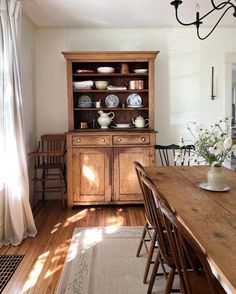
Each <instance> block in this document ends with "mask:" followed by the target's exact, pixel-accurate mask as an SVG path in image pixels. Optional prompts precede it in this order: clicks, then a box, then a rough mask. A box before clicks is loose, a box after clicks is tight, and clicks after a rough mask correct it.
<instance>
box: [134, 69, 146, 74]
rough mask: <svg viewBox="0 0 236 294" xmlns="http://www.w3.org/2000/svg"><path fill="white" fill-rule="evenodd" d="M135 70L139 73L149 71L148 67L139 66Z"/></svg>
mask: <svg viewBox="0 0 236 294" xmlns="http://www.w3.org/2000/svg"><path fill="white" fill-rule="evenodd" d="M134 72H135V73H139V74H143V73H147V72H148V69H147V68H137V69H134Z"/></svg>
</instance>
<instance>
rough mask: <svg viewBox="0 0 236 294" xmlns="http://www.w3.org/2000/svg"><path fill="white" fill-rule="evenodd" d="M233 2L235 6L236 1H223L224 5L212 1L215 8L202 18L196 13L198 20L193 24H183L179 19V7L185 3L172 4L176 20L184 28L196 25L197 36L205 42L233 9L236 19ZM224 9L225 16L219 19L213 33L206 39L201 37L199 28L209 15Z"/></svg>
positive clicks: (179, 0) (175, 1)
mask: <svg viewBox="0 0 236 294" xmlns="http://www.w3.org/2000/svg"><path fill="white" fill-rule="evenodd" d="M232 1H235V4H236V0H228V1H223V2H222V3H220V4H217V5H216V4H215V1H214V0H211V4H212V6H213V8H212V9H211V10H210V11H209V12H208V13H206V14H205V15H203V16H202V17H200V14H199V11H197V12H196V20H195V21H193V22H191V23H183V22H182V21H181V20H180V19H179V17H178V8H179V5H180V4H182V3H183V1H181V0H174V1H172V2H171V3H170V4H171V5H173V6H174V7H175V16H176V19H177V21H178V22H179V23H180V24H181V25H183V26H191V25H195V26H196V28H197V36H198V38H199V39H200V40H205V39H206V38H207V37H209V36H210V34H211V33H212V32H213V31H214V30H215V28H216V27H217V25H218V23H219V22H220V21H221V19H222V18H223V17H224V15H225V14H226V12H227V11H228V10H230V9H233V10H234V12H233V16H234V17H236V5H235V4H233V3H232ZM221 9H223V10H224V11H223V14H222V15H221V17H220V18H219V19H218V21H217V23H216V24H215V25H214V27H213V28H212V29H211V31H210V32H209V33H208V34H207V35H206V36H204V37H201V36H200V33H199V28H200V25H201V24H202V23H203V19H204V18H205V17H206V16H208V15H209V14H211V13H212V12H213V11H216V10H221Z"/></svg>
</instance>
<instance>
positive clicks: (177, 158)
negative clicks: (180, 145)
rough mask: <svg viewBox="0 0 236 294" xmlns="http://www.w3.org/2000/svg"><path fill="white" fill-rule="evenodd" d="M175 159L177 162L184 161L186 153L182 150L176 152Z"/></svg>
mask: <svg viewBox="0 0 236 294" xmlns="http://www.w3.org/2000/svg"><path fill="white" fill-rule="evenodd" d="M174 161H176V162H177V163H182V162H183V161H184V155H183V154H182V153H181V152H176V153H175V158H174Z"/></svg>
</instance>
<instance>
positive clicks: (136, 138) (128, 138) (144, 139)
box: [112, 134, 150, 145]
mask: <svg viewBox="0 0 236 294" xmlns="http://www.w3.org/2000/svg"><path fill="white" fill-rule="evenodd" d="M112 143H113V145H149V144H150V135H148V134H141V135H120V136H118V135H115V136H113V137H112Z"/></svg>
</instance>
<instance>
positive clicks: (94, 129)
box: [63, 51, 158, 207]
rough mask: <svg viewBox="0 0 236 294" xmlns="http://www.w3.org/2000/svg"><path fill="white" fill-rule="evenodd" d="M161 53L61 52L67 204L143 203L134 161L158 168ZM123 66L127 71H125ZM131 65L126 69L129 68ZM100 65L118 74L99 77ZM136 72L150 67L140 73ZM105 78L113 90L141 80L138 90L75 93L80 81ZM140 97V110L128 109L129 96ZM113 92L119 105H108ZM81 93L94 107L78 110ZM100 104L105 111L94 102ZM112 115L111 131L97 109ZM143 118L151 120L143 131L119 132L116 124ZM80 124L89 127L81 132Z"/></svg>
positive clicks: (132, 129) (93, 88)
mask: <svg viewBox="0 0 236 294" xmlns="http://www.w3.org/2000/svg"><path fill="white" fill-rule="evenodd" d="M157 54H158V52H157V51H155V52H153V51H103V52H100V51H99V52H63V55H64V57H65V58H66V61H67V88H68V125H69V132H68V133H67V179H68V192H67V193H68V196H67V197H68V206H69V207H72V206H73V205H85V204H86V205H87V204H116V203H117V204H128V203H142V195H141V191H140V189H139V184H138V181H137V176H136V173H135V169H134V166H133V161H135V160H136V161H139V162H140V163H142V164H143V165H154V164H155V149H154V145H155V144H156V132H155V130H154V62H155V57H156V55H157ZM123 64H125V67H126V68H128V70H127V71H126V72H122V70H121V68H122V66H123ZM127 65H128V66H127ZM98 67H113V68H115V71H114V73H98V72H97V68H98ZM136 69H148V70H147V72H146V73H137V72H135V71H136ZM87 80H89V81H98V80H103V81H104V80H105V81H108V84H110V85H113V86H117V87H119V86H127V85H128V84H129V81H131V80H143V81H144V87H143V89H140V90H130V89H129V87H127V89H122V90H120V89H118V90H117V89H116V90H107V89H106V90H97V89H96V88H95V87H92V88H87V89H77V90H76V89H74V87H73V83H74V82H79V81H87ZM132 93H136V94H138V95H139V96H140V97H141V98H142V106H140V107H134V108H132V107H127V98H128V97H129V96H130V95H131V94H132ZM109 94H114V95H116V96H117V97H118V98H119V105H118V106H117V107H112V108H111V107H109V108H108V107H106V104H105V99H106V97H107V96H108V95H109ZM82 95H87V96H89V97H90V98H91V100H92V102H93V106H90V107H80V106H79V105H78V100H79V99H80V97H81V96H82ZM98 100H100V101H101V108H100V109H98V108H95V107H94V102H95V101H98ZM99 110H102V111H104V112H110V111H112V112H114V114H115V118H114V120H113V122H112V124H111V125H110V126H109V128H108V129H101V128H100V126H99V124H98V123H97V118H98V116H99V114H98V111H99ZM139 115H141V116H142V117H143V118H145V119H149V125H148V126H147V127H145V128H135V127H130V128H127V129H123V128H122V129H121V128H118V127H117V128H115V124H116V123H132V118H136V117H137V116H139ZM81 122H82V123H83V122H86V123H87V125H88V128H86V129H82V128H80V127H81V126H82V124H81Z"/></svg>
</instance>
